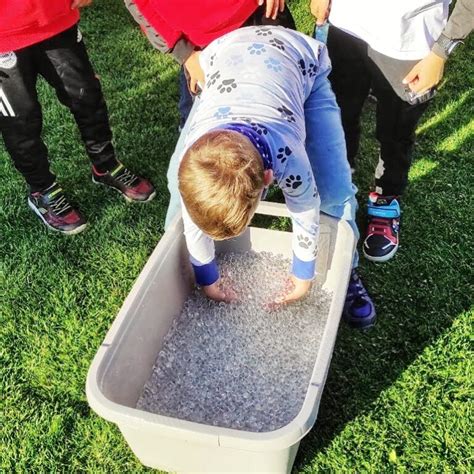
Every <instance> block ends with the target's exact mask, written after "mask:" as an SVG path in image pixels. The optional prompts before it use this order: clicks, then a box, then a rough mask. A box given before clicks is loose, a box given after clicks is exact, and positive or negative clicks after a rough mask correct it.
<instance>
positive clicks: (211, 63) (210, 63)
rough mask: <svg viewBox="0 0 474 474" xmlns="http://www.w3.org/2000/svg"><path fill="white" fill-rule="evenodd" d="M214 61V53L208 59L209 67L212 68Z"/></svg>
mask: <svg viewBox="0 0 474 474" xmlns="http://www.w3.org/2000/svg"><path fill="white" fill-rule="evenodd" d="M215 60H216V53H214V54H213V55H212V56H211V57H210V58H209V65H210V66H214V62H215Z"/></svg>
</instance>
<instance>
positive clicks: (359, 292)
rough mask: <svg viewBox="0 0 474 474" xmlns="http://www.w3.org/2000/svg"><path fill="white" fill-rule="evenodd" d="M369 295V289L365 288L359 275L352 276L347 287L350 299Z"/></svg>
mask: <svg viewBox="0 0 474 474" xmlns="http://www.w3.org/2000/svg"><path fill="white" fill-rule="evenodd" d="M366 295H367V290H366V289H365V287H364V285H363V284H362V282H361V281H360V278H359V276H358V275H355V276H354V275H353V276H351V280H350V282H349V288H348V289H347V296H348V297H349V298H350V299H355V298H358V297H359V298H362V297H364V296H366Z"/></svg>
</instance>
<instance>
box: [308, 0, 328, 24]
mask: <svg viewBox="0 0 474 474" xmlns="http://www.w3.org/2000/svg"><path fill="white" fill-rule="evenodd" d="M330 8H331V1H330V0H311V5H310V9H311V13H312V14H313V16H314V17H315V18H316V24H317V25H318V26H321V25H323V24H324V23H325V22H326V20H327V19H328V16H329V10H330Z"/></svg>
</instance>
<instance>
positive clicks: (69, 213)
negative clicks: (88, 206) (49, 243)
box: [28, 183, 87, 235]
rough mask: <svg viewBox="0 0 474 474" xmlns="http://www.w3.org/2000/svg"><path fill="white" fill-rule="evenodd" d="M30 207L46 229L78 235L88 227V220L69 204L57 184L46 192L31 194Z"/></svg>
mask: <svg viewBox="0 0 474 474" xmlns="http://www.w3.org/2000/svg"><path fill="white" fill-rule="evenodd" d="M28 206H30V208H31V209H32V211H33V212H34V213H35V214H36V215H37V216H38V217H39V218H40V219H41V220H42V221H43V223H44V224H45V225H46V227H48V228H49V229H51V230H55V231H57V232H61V233H62V234H67V235H72V234H78V233H79V232H82V231H83V230H84V229H85V228H86V227H87V221H86V219H85V218H84V217H83V216H82V214H81V213H80V212H79V211H78V210H77V209H74V208H73V207H72V206H71V204H69V202H68V201H67V199H66V196H64V192H63V190H62V188H61V187H60V186H59V184H57V183H54V184H53V185H51V186H50V187H49V188H47V189H45V190H44V191H40V192H36V193H31V194H30V195H29V196H28Z"/></svg>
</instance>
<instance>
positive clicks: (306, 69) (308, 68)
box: [299, 59, 316, 77]
mask: <svg viewBox="0 0 474 474" xmlns="http://www.w3.org/2000/svg"><path fill="white" fill-rule="evenodd" d="M299 66H300V70H301V74H303V76H306V74H308V77H313V76H315V75H316V64H313V63H310V64H308V65H306V63H305V61H304V59H300V60H299Z"/></svg>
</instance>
